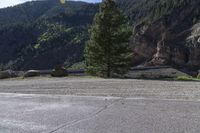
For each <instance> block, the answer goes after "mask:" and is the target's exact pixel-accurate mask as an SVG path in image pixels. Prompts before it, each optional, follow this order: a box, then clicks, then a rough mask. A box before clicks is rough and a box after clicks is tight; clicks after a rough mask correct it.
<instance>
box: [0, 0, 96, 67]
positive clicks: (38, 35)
mask: <svg viewBox="0 0 200 133" xmlns="http://www.w3.org/2000/svg"><path fill="white" fill-rule="evenodd" d="M97 11H98V5H97V4H96V5H94V4H88V3H84V2H67V3H66V4H64V5H62V4H61V3H59V1H58V0H48V1H34V2H27V3H25V4H21V5H17V6H15V7H10V8H5V9H1V10H0V25H1V26H0V40H1V41H0V53H1V56H0V64H1V69H17V70H24V69H49V68H53V67H54V66H55V65H56V64H63V63H64V64H65V65H66V66H69V65H72V64H74V63H75V62H79V61H81V60H82V59H83V49H84V43H85V40H86V39H87V37H88V27H89V26H90V24H91V23H92V20H93V17H94V15H95V14H96V12H97Z"/></svg>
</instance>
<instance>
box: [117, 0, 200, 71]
mask: <svg viewBox="0 0 200 133" xmlns="http://www.w3.org/2000/svg"><path fill="white" fill-rule="evenodd" d="M119 2H121V3H120V4H121V5H122V9H123V10H124V12H125V13H126V14H127V15H128V16H129V18H130V19H131V21H132V23H133V25H134V27H135V28H134V36H133V38H132V40H131V46H132V48H133V51H134V54H135V56H134V59H133V60H134V62H133V64H134V65H148V66H149V65H153V66H155V65H171V66H174V67H178V68H187V69H199V68H200V61H199V58H200V47H199V46H200V30H199V29H200V27H199V26H200V25H199V22H200V8H199V7H200V1H199V0H151V1H149V0H140V1H137V0H135V1H133V0H126V2H122V1H119ZM123 7H126V8H123Z"/></svg>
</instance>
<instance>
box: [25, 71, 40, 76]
mask: <svg viewBox="0 0 200 133" xmlns="http://www.w3.org/2000/svg"><path fill="white" fill-rule="evenodd" d="M35 76H40V71H38V70H29V71H27V72H26V73H25V74H24V77H35Z"/></svg>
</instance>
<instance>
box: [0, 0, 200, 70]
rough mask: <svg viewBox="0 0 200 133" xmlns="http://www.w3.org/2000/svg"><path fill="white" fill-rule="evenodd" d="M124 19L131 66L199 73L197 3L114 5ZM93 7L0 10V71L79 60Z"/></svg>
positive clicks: (37, 4) (50, 4)
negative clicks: (130, 31)
mask: <svg viewBox="0 0 200 133" xmlns="http://www.w3.org/2000/svg"><path fill="white" fill-rule="evenodd" d="M117 3H118V5H119V7H120V9H122V11H123V12H124V13H125V14H126V15H127V16H128V17H129V18H130V22H131V24H132V25H133V27H134V35H133V37H132V38H131V41H130V45H131V48H132V49H133V52H134V58H133V66H137V65H146V66H156V65H171V66H174V67H177V68H184V69H193V70H197V69H200V61H199V58H200V8H199V7H200V1H199V0H117ZM97 12H98V4H88V3H84V2H67V3H66V4H64V5H61V4H60V3H59V0H46V1H34V2H27V3H25V4H21V5H18V6H15V7H10V8H5V9H0V40H1V41H0V53H1V56H0V64H1V65H0V69H1V68H2V69H8V68H12V69H17V70H19V69H23V70H24V69H49V68H52V67H53V66H54V65H55V64H65V65H66V66H69V65H72V64H73V63H76V62H79V61H81V60H82V59H83V49H84V43H85V41H86V40H87V38H88V27H89V26H90V25H91V23H92V20H93V17H94V15H95V13H97Z"/></svg>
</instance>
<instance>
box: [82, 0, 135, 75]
mask: <svg viewBox="0 0 200 133" xmlns="http://www.w3.org/2000/svg"><path fill="white" fill-rule="evenodd" d="M131 29H132V28H131V27H130V26H129V24H128V19H127V18H126V17H125V16H124V15H123V14H122V12H121V11H120V10H119V9H118V8H117V5H116V3H115V2H114V1H113V0H104V1H103V2H102V4H101V5H100V12H99V13H98V14H96V16H95V18H94V23H93V25H92V27H91V29H90V39H89V41H88V42H87V43H86V48H85V59H86V65H87V67H86V70H87V72H88V73H89V74H92V75H97V76H101V77H107V78H110V77H113V76H114V75H115V74H116V75H119V74H120V75H123V74H124V73H126V72H127V70H128V69H129V68H130V65H131V58H132V52H131V49H130V48H129V44H128V42H129V38H130V36H131V35H132V30H131Z"/></svg>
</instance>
